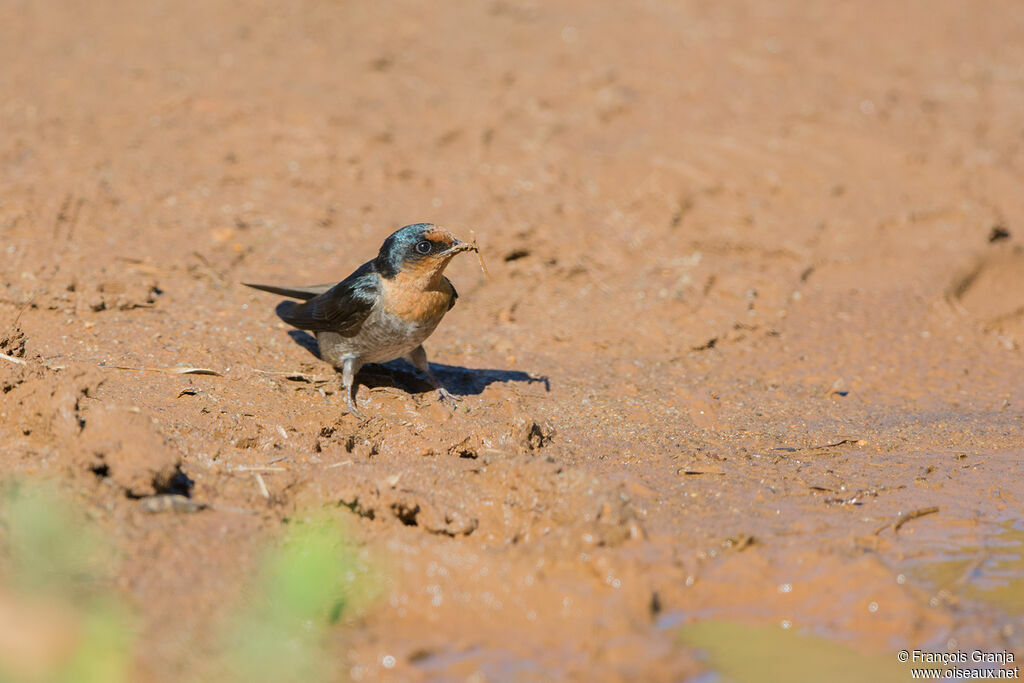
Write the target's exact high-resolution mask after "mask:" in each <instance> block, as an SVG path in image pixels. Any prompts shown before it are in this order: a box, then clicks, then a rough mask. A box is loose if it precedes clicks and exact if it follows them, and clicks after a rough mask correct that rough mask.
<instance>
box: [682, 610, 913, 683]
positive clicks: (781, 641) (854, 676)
mask: <svg viewBox="0 0 1024 683" xmlns="http://www.w3.org/2000/svg"><path fill="white" fill-rule="evenodd" d="M680 640H681V642H682V643H683V644H684V645H686V646H687V647H691V648H695V649H697V650H698V651H699V652H700V653H701V655H702V656H703V659H704V661H705V663H706V664H707V666H708V668H709V669H710V673H708V674H707V675H705V676H703V677H702V678H701V679H700V680H701V681H702V683H711V682H716V683H717V682H721V683H726V682H730V683H748V682H749V683H766V682H771V681H780V682H781V681H786V682H787V683H803V682H807V683H811V682H815V683H817V682H818V681H833V682H838V683H844V682H846V681H849V682H850V683H855V682H860V681H876V682H879V683H881V682H885V681H894V682H895V681H905V680H907V670H906V667H905V666H903V665H901V664H899V663H898V662H897V661H896V657H895V653H894V654H893V655H891V656H887V655H884V654H883V655H865V654H863V653H860V652H857V651H856V650H854V649H852V648H849V647H847V646H845V645H841V644H839V643H836V642H833V641H831V640H827V639H825V638H821V637H818V636H811V635H805V634H803V633H798V632H794V631H792V630H788V629H784V628H782V627H781V626H774V625H773V626H750V625H747V624H738V623H735V622H731V621H719V620H710V621H700V622H697V623H695V624H691V625H689V626H684V627H683V628H682V629H681V630H680Z"/></svg>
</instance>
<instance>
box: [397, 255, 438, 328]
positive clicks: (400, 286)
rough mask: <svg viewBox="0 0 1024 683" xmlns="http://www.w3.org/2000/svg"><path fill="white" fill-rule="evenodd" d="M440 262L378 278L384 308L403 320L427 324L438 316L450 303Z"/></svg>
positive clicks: (420, 265)
mask: <svg viewBox="0 0 1024 683" xmlns="http://www.w3.org/2000/svg"><path fill="white" fill-rule="evenodd" d="M447 264H448V259H445V261H444V263H442V264H437V263H431V262H429V261H428V262H424V263H422V264H419V265H418V266H417V267H414V268H407V269H405V270H403V271H401V272H399V273H397V274H396V275H395V276H394V277H393V278H390V279H383V280H382V281H381V289H382V292H381V293H382V294H383V295H384V303H385V306H386V310H387V311H388V312H389V313H391V314H392V315H395V316H398V317H399V318H401V319H403V320H407V321H409V322H416V323H429V322H431V321H434V320H437V319H439V318H441V317H442V316H443V315H444V314H445V313H446V312H447V311H448V307H449V306H450V304H451V300H452V294H453V289H452V285H451V283H450V282H448V279H447V278H445V277H444V275H443V272H444V267H445V266H446V265H447Z"/></svg>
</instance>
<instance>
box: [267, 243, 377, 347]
mask: <svg viewBox="0 0 1024 683" xmlns="http://www.w3.org/2000/svg"><path fill="white" fill-rule="evenodd" d="M378 296H380V281H379V276H378V275H377V269H376V268H375V267H374V265H373V261H368V262H366V263H364V264H363V265H361V266H360V267H359V269H358V270H356V272H354V273H352V274H351V275H349V276H348V277H347V278H345V279H344V280H342V281H341V282H339V283H338V284H336V285H334V286H333V287H331V288H330V289H328V290H327V291H326V292H324V293H323V294H320V295H318V296H315V297H313V298H312V299H309V300H308V301H306V302H305V303H301V304H300V303H296V302H294V301H282V302H281V303H280V304H278V305H277V309H276V310H277V315H278V317H280V318H281V320H283V321H285V322H286V323H288V324H289V325H292V326H293V327H297V328H299V329H300V330H310V331H312V332H337V333H338V334H340V335H342V336H344V337H354V336H355V335H356V334H358V332H359V328H360V327H362V325H363V322H364V321H365V320H366V318H367V317H368V316H369V315H370V310H371V309H372V308H373V305H374V304H375V303H376V302H377V298H378Z"/></svg>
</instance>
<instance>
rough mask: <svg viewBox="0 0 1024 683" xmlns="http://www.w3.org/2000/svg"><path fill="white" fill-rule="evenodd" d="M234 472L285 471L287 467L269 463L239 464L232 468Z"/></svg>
mask: <svg viewBox="0 0 1024 683" xmlns="http://www.w3.org/2000/svg"><path fill="white" fill-rule="evenodd" d="M233 469H234V471H235V472H287V471H288V468H287V467H274V466H271V465H253V466H249V465H239V466H238V467H235V468H233Z"/></svg>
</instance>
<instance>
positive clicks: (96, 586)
mask: <svg viewBox="0 0 1024 683" xmlns="http://www.w3.org/2000/svg"><path fill="white" fill-rule="evenodd" d="M0 549H2V552H0V683H94V682H95V683H120V682H122V681H128V680H129V679H130V672H131V669H130V667H131V661H132V656H133V654H135V655H140V654H141V655H144V653H139V652H136V651H135V650H133V646H134V645H135V643H134V638H133V624H132V620H131V619H130V616H129V613H128V611H127V610H126V609H124V608H123V607H122V605H121V603H120V601H119V600H118V599H117V595H116V592H115V591H114V590H113V589H112V588H111V587H110V585H109V583H110V578H111V577H113V576H115V575H116V553H115V549H114V548H113V546H112V545H110V544H109V543H108V542H106V541H105V539H104V537H103V535H102V534H101V533H100V530H99V529H98V528H97V527H96V526H95V525H94V524H92V523H90V522H89V520H88V519H87V517H86V515H85V514H84V513H83V512H82V511H81V510H78V509H77V508H76V507H75V506H74V505H72V504H71V503H69V502H68V500H67V498H66V497H65V496H62V495H61V494H60V493H59V492H58V489H57V488H56V487H54V486H52V485H49V484H46V483H39V482H25V481H21V482H14V483H10V484H8V485H7V486H6V487H5V488H4V489H3V491H2V493H0ZM367 574H368V570H367V568H366V567H365V566H363V565H362V564H361V563H360V562H359V561H358V558H357V554H356V553H355V552H353V551H352V549H351V548H350V547H349V546H348V545H347V543H346V540H345V535H344V534H343V532H342V529H341V527H340V526H339V523H338V522H337V520H335V519H332V518H331V517H329V516H327V515H323V516H320V517H315V518H312V519H307V520H302V521H293V522H291V523H289V525H288V528H287V533H286V534H285V535H284V537H283V538H282V540H281V541H280V542H279V543H278V544H276V545H275V547H274V548H273V549H271V550H270V551H268V553H267V555H266V557H265V558H264V560H263V562H262V563H261V564H260V569H259V571H258V573H257V576H256V577H255V578H254V580H253V581H252V583H251V584H250V585H248V586H246V587H245V589H244V591H243V595H244V601H243V604H242V605H241V606H239V607H238V608H237V609H236V610H235V612H234V614H233V616H231V617H230V618H229V619H228V622H227V623H228V626H227V627H226V628H225V632H224V633H223V635H222V636H221V637H219V638H215V647H214V650H213V655H212V657H210V656H207V658H206V660H204V661H189V662H187V663H186V665H185V667H184V668H185V670H186V671H188V672H190V674H187V675H190V676H191V677H193V678H195V679H197V680H215V681H227V682H232V681H238V682H242V681H245V682H246V683H258V682H260V681H275V682H286V681H303V682H310V683H315V682H316V681H325V680H332V679H334V678H335V677H336V674H337V669H338V667H337V666H336V665H335V663H334V662H333V661H332V660H331V658H330V657H329V654H328V651H327V648H326V646H327V641H328V637H329V629H330V627H331V625H332V624H333V623H335V622H337V621H338V620H339V619H340V618H341V617H342V615H343V613H344V612H345V611H346V609H348V608H349V607H350V606H352V605H353V604H358V603H360V602H363V601H365V600H367V599H368V598H369V596H370V595H371V593H372V590H371V589H370V587H369V584H368V582H367V580H366V578H365V577H366V576H367ZM183 642H188V638H187V636H186V638H185V639H184V640H183ZM204 649H205V648H204ZM209 652H210V651H209V650H207V653H208V655H209ZM183 654H187V653H183Z"/></svg>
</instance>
